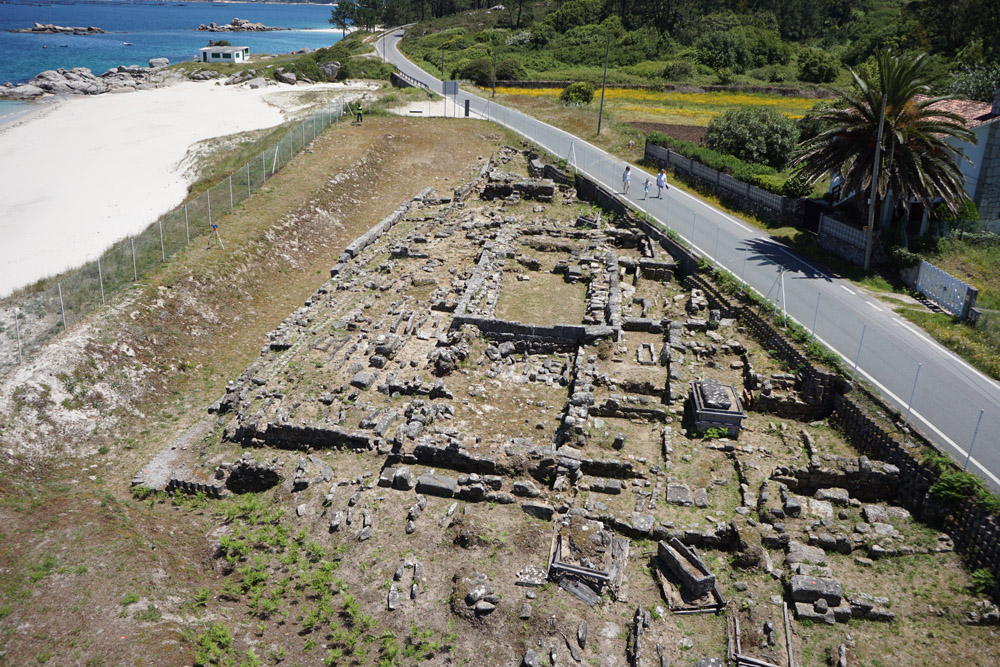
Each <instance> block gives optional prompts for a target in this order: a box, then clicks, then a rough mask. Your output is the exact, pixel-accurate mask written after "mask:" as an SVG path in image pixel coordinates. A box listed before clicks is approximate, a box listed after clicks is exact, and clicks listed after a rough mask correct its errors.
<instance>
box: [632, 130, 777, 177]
mask: <svg viewBox="0 0 1000 667" xmlns="http://www.w3.org/2000/svg"><path fill="white" fill-rule="evenodd" d="M647 139H648V140H649V142H650V143H652V144H655V145H657V146H663V147H664V148H669V149H670V150H672V151H675V152H677V153H680V154H681V155H683V156H685V157H689V158H694V159H695V160H698V161H699V162H701V163H702V164H704V165H705V166H707V167H711V168H712V169H718V170H719V171H722V172H725V173H728V174H729V175H731V176H732V177H733V178H737V179H739V180H741V181H747V182H752V181H753V180H754V176H757V175H773V174H775V173H777V172H776V171H775V170H774V169H773V168H771V167H768V166H767V165H763V164H751V163H749V162H744V161H743V160H740V159H739V158H737V157H734V156H732V155H726V154H725V153H720V152H718V151H713V150H712V149H710V148H703V147H701V146H699V145H698V144H695V143H693V142H691V141H681V140H680V139H674V138H673V137H671V136H668V135H666V134H663V133H662V132H650V133H649V136H648V137H647Z"/></svg>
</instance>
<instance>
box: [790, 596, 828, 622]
mask: <svg viewBox="0 0 1000 667" xmlns="http://www.w3.org/2000/svg"><path fill="white" fill-rule="evenodd" d="M795 618H797V619H799V620H800V621H812V622H813V623H826V624H827V625H834V624H835V623H836V622H837V618H836V616H835V615H834V612H833V610H832V609H827V610H826V613H825V614H821V613H819V612H817V611H816V609H815V608H814V607H813V605H812V604H811V603H808V602H796V603H795Z"/></svg>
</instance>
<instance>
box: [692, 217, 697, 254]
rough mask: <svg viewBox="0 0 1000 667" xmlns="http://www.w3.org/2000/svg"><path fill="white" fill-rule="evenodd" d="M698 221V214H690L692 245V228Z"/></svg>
mask: <svg viewBox="0 0 1000 667" xmlns="http://www.w3.org/2000/svg"><path fill="white" fill-rule="evenodd" d="M697 222H698V214H697V213H694V214H692V216H691V245H692V246H693V245H694V228H695V225H696V224H697Z"/></svg>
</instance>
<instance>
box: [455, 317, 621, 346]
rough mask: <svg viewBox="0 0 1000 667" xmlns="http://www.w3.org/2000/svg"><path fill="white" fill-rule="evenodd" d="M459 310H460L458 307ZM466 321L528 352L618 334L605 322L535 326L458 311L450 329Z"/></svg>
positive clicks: (484, 333) (588, 341)
mask: <svg viewBox="0 0 1000 667" xmlns="http://www.w3.org/2000/svg"><path fill="white" fill-rule="evenodd" d="M456 312H458V311H457V309H456ZM466 324H471V325H472V326H474V327H476V328H477V329H479V331H480V332H481V333H482V334H483V335H484V336H486V337H487V338H489V339H490V340H492V341H495V342H498V343H507V342H510V343H513V344H514V348H515V349H516V350H517V352H518V353H521V352H528V353H529V354H551V353H552V352H565V351H572V350H575V349H576V348H578V347H580V346H581V345H589V344H591V343H594V342H596V341H598V340H601V339H603V338H612V337H615V335H616V333H615V330H614V329H613V328H612V327H609V326H604V325H596V326H586V325H582V324H555V325H552V326H540V325H538V326H536V325H532V324H522V323H520V322H510V321H508V320H497V319H491V318H486V317H473V316H471V315H456V316H455V317H454V318H452V320H451V329H452V330H456V329H460V328H461V327H462V326H463V325H466Z"/></svg>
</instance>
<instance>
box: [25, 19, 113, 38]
mask: <svg viewBox="0 0 1000 667" xmlns="http://www.w3.org/2000/svg"><path fill="white" fill-rule="evenodd" d="M7 32H27V33H31V34H34V35H103V34H106V33H107V32H108V31H107V30H102V29H101V28H97V27H95V26H77V27H67V26H61V25H55V24H52V23H39V22H38V21H35V25H34V26H32V27H30V28H14V29H12V30H8V31H7Z"/></svg>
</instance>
